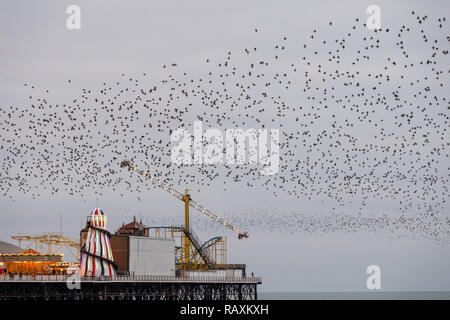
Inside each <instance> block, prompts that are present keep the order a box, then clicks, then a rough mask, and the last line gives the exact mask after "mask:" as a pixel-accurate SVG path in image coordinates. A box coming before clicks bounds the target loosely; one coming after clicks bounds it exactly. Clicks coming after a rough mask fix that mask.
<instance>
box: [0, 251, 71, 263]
mask: <svg viewBox="0 0 450 320" xmlns="http://www.w3.org/2000/svg"><path fill="white" fill-rule="evenodd" d="M62 260H63V255H62V254H59V253H40V252H38V251H36V250H33V249H26V250H25V251H23V250H22V249H20V252H15V253H2V254H0V262H19V261H53V262H61V261H62Z"/></svg>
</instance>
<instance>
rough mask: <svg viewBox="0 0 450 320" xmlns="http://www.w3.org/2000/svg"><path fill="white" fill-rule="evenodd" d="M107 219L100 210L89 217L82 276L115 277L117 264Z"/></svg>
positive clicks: (97, 209)
mask: <svg viewBox="0 0 450 320" xmlns="http://www.w3.org/2000/svg"><path fill="white" fill-rule="evenodd" d="M106 222H107V218H106V216H105V215H104V213H103V210H102V209H100V208H95V209H94V210H92V213H91V215H90V216H88V217H87V223H86V227H87V228H88V232H87V237H86V243H85V244H84V245H83V246H81V263H80V268H81V270H80V276H82V277H84V276H109V277H111V276H115V275H116V264H115V263H114V258H113V255H112V251H111V243H110V238H111V234H110V233H109V232H108V231H107V230H106Z"/></svg>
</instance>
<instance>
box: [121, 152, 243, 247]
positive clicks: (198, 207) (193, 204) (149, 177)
mask: <svg viewBox="0 0 450 320" xmlns="http://www.w3.org/2000/svg"><path fill="white" fill-rule="evenodd" d="M120 167H121V168H125V167H128V168H129V169H130V170H133V171H135V172H137V173H138V174H140V175H141V176H143V177H144V178H146V179H147V180H149V181H151V182H152V183H153V184H154V185H156V186H158V187H160V188H161V189H163V190H165V191H167V192H168V193H170V194H171V195H173V196H174V197H176V198H178V199H179V200H181V201H183V202H184V203H185V212H186V215H185V227H186V228H187V229H189V210H188V209H189V208H188V206H190V207H192V208H194V209H196V210H197V211H199V212H201V213H203V214H204V215H206V216H208V217H210V218H211V219H213V220H215V221H216V222H219V223H221V224H222V225H224V226H225V227H227V228H228V229H231V230H233V231H234V232H236V233H237V234H238V238H239V239H243V238H248V233H247V232H246V231H244V232H241V231H240V230H239V229H238V228H236V227H234V226H233V225H231V224H230V223H229V222H228V221H226V220H225V219H223V218H222V217H220V216H218V215H217V214H215V213H213V212H212V211H210V210H208V209H207V208H206V207H205V206H203V205H201V204H200V203H198V202H197V201H194V200H192V199H191V197H190V195H189V193H188V190H186V192H185V193H184V194H183V193H181V192H179V191H177V190H175V189H173V188H172V187H170V186H169V185H167V184H166V183H164V182H162V181H161V180H159V179H158V178H156V177H154V176H152V175H150V174H148V173H146V172H144V171H142V170H140V169H138V168H137V167H135V166H134V165H133V164H132V163H131V162H130V161H127V160H125V161H122V162H121V163H120ZM187 253H188V252H187ZM187 256H189V255H187Z"/></svg>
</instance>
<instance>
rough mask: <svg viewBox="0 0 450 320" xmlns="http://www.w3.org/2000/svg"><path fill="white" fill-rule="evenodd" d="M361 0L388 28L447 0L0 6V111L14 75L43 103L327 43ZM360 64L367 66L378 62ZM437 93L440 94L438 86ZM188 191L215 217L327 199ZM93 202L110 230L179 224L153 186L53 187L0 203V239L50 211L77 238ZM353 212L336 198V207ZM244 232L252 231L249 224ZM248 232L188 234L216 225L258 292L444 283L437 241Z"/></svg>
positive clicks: (311, 207)
mask: <svg viewBox="0 0 450 320" xmlns="http://www.w3.org/2000/svg"><path fill="white" fill-rule="evenodd" d="M125 3H126V4H125ZM70 4H77V5H79V6H80V8H81V30H72V31H71V30H68V29H67V28H66V19H67V17H68V15H67V14H66V8H67V6H68V5H70ZM370 4H376V5H378V6H379V7H380V8H381V19H382V20H381V21H382V26H383V27H384V26H392V28H393V29H394V28H397V29H398V27H399V26H401V24H402V23H403V22H402V21H403V20H405V21H410V20H411V19H410V17H409V15H410V12H411V10H416V11H419V12H421V14H428V15H430V16H432V17H433V19H435V18H436V19H437V18H438V17H441V16H443V15H444V14H446V13H447V12H448V9H449V7H450V4H449V2H448V1H432V2H424V1H395V2H392V1H377V2H376V3H373V2H371V1H357V0H355V1H281V2H280V1H268V0H255V1H237V0H228V1H211V0H209V1H206V0H205V1H198V0H193V1H168V0H163V1H127V2H124V1H18V0H14V1H9V0H8V1H2V7H1V10H0V39H1V42H0V58H1V59H0V108H3V107H5V106H10V105H22V106H23V105H26V103H28V102H27V97H28V94H27V92H26V91H25V89H24V86H23V84H24V83H25V82H27V83H32V84H35V85H36V86H37V87H39V89H40V90H45V89H49V91H50V92H51V99H52V101H67V100H69V99H70V98H72V97H75V96H77V95H79V92H80V89H82V88H90V87H94V88H98V87H100V86H101V84H102V83H103V82H105V81H111V82H112V81H116V80H117V79H119V78H120V76H121V74H122V73H126V74H127V75H128V74H129V75H131V76H138V75H141V74H142V73H143V72H146V73H148V74H150V75H151V78H152V79H160V78H163V77H164V73H163V70H162V68H161V66H162V65H165V64H171V63H174V62H176V63H177V64H178V65H182V66H183V68H184V70H187V71H188V72H189V73H190V74H191V75H196V74H197V73H198V74H201V73H202V72H203V71H204V70H203V68H204V61H205V59H206V58H211V57H212V58H213V59H214V58H217V60H219V59H223V57H224V56H225V55H226V53H227V52H228V51H230V50H231V51H233V52H235V51H238V52H242V50H243V48H246V47H247V46H249V43H251V44H252V45H257V46H261V47H264V46H268V47H270V46H272V44H273V43H276V41H277V39H279V38H280V37H282V36H284V35H288V37H290V38H295V39H297V38H298V42H299V43H303V41H305V39H307V38H308V36H309V35H310V34H311V32H312V30H314V29H315V28H318V26H323V25H326V24H327V23H328V22H329V21H333V24H334V26H335V27H334V28H333V29H332V30H333V31H329V37H327V35H326V34H325V35H323V34H322V36H323V37H324V39H326V40H330V41H331V40H332V39H334V37H336V34H340V33H342V31H343V30H347V29H348V28H349V26H351V25H352V23H353V19H354V18H355V17H359V18H360V19H361V20H365V19H366V18H367V14H366V8H367V6H368V5H370ZM407 19H409V20H407ZM255 28H258V37H257V38H256V37H255V35H254V29H255ZM446 30H448V28H447V29H446ZM333 33H336V34H333ZM414 46H417V47H414V48H409V49H410V50H411V51H413V52H414V51H417V52H420V50H421V47H420V46H421V44H420V43H415V44H414ZM447 49H448V45H447ZM383 50H385V51H386V52H389V50H391V49H390V48H383ZM392 50H393V49H392ZM242 59H243V60H242V61H244V59H245V57H244V58H242ZM371 67H372V68H373V69H374V70H375V71H376V70H380V69H381V68H382V65H373V66H371ZM68 79H71V83H72V84H71V85H70V86H68V85H67V80H68ZM442 90H444V89H442ZM438 92H439V93H441V94H442V95H443V96H447V97H448V94H445V93H443V92H445V91H438ZM280 94H283V93H282V92H280ZM447 113H448V111H447ZM232 116H233V117H236V118H238V117H237V116H236V115H232ZM317 129H320V128H317ZM360 134H361V135H364V134H366V132H364V131H362V132H361V133H360ZM167 139H169V137H167ZM386 143H387V142H386ZM2 156H4V153H2ZM448 164H449V163H448V158H447V159H446V160H445V161H444V162H442V166H441V168H440V169H442V171H443V172H444V173H443V175H444V176H446V177H448ZM177 188H179V189H180V190H182V189H184V186H177ZM244 194H245V196H243V195H244ZM193 197H195V199H196V200H198V201H199V202H201V203H203V204H205V205H206V206H207V207H208V208H210V209H211V210H212V211H215V212H223V213H227V212H236V211H238V212H239V211H242V212H245V211H246V210H253V211H258V210H267V211H274V212H281V213H283V212H293V211H294V212H298V213H302V214H303V213H304V214H319V215H330V214H332V213H331V211H330V208H331V207H332V206H333V204H330V203H327V202H325V203H323V202H321V199H320V198H317V199H310V200H308V199H298V198H292V197H290V196H289V195H288V194H286V193H280V194H279V195H278V196H277V197H274V195H273V193H272V192H271V191H267V190H266V189H265V188H263V187H261V188H252V189H250V188H245V187H243V186H242V185H239V184H236V185H230V186H229V187H228V189H227V190H226V191H223V188H222V185H221V183H220V181H219V182H216V183H213V185H212V186H211V187H210V188H208V189H202V190H200V192H196V193H193ZM97 199H98V201H99V206H100V207H101V208H103V209H104V211H105V213H106V214H107V215H108V217H109V223H110V230H112V231H114V230H115V229H116V228H117V227H118V226H119V225H121V224H122V222H127V221H128V220H131V219H132V217H133V215H137V216H138V218H142V219H143V220H144V221H146V222H147V223H150V222H151V221H157V222H160V221H168V220H167V219H166V220H164V219H165V218H164V219H159V217H160V216H162V217H164V216H166V217H169V220H170V219H172V218H173V217H177V214H179V223H180V224H181V223H182V221H183V216H182V214H183V211H182V210H183V206H182V203H179V202H177V201H175V200H174V199H172V198H171V196H170V195H168V194H165V193H164V191H161V190H156V189H151V190H148V192H147V193H146V197H145V198H144V199H142V201H140V202H138V201H136V197H133V196H132V195H128V196H125V197H118V196H117V194H105V195H104V196H102V197H99V196H98V195H94V194H85V195H84V196H83V197H78V196H69V195H67V194H64V193H58V194H57V195H45V194H44V195H43V196H41V197H38V198H36V199H31V197H30V195H27V194H23V195H21V194H17V193H16V194H15V195H14V198H13V199H10V198H1V199H0V239H1V240H3V241H9V242H13V240H11V239H10V237H11V236H12V235H14V234H19V233H20V234H38V233H41V232H59V231H60V214H61V215H62V218H63V233H65V234H67V235H68V236H70V237H72V238H73V239H77V238H78V232H79V230H80V229H81V228H82V227H83V226H84V223H85V219H86V216H87V215H89V213H90V211H91V210H92V209H93V208H94V207H95V206H96V203H97ZM369 201H370V199H369ZM353 209H354V208H353V206H352V205H351V204H348V206H347V207H344V208H343V209H342V210H343V211H341V212H342V213H345V214H347V213H351V212H352V211H353ZM380 209H381V211H383V212H386V213H392V212H396V210H397V209H398V207H397V203H395V202H390V201H376V202H373V203H372V207H369V208H368V209H367V211H366V212H363V214H365V213H369V212H370V213H373V212H378V211H380ZM448 212H449V207H448V204H446V205H445V207H444V209H443V211H442V212H440V214H441V215H443V216H447V217H448ZM196 215H197V213H193V214H192V216H193V217H192V219H193V224H192V225H193V226H194V228H195V222H196V221H197V220H196V219H198V220H199V221H200V220H201V219H202V218H200V217H198V216H196ZM262 219H264V218H262ZM170 221H171V220H170ZM201 221H203V220H201ZM266 225H267V223H266ZM245 227H246V228H247V229H249V230H252V226H251V225H247V226H245ZM253 229H254V232H253V233H252V234H251V236H250V238H249V239H247V240H245V241H238V240H237V239H235V235H234V234H232V233H230V232H229V231H227V230H222V229H221V228H220V227H219V228H217V229H216V230H213V231H211V230H209V231H208V230H204V233H203V234H202V233H200V232H197V233H198V234H200V236H201V237H202V239H203V240H206V239H207V238H208V237H209V236H213V235H214V234H215V232H216V231H217V230H218V231H219V232H221V234H224V235H226V236H227V237H228V241H229V243H228V262H230V263H246V264H247V267H248V269H247V270H248V271H247V272H248V273H250V272H254V273H255V274H256V275H258V276H262V277H263V285H262V287H261V290H263V291H366V290H367V288H366V279H367V274H366V268H367V266H369V265H371V264H376V265H379V266H380V268H381V272H382V290H389V291H440V290H445V291H449V290H450V274H449V272H448V270H450V246H449V245H448V242H444V243H442V242H436V241H432V240H427V239H422V238H419V239H411V238H408V237H405V238H400V239H399V238H397V237H389V236H387V235H386V236H383V235H381V236H380V235H373V234H365V233H364V231H361V232H356V233H352V234H339V233H337V234H336V233H332V234H331V233H330V234H324V233H323V232H321V233H317V234H315V233H312V234H308V235H305V234H301V233H294V234H287V232H286V233H283V232H280V231H279V230H278V231H277V232H267V229H268V228H267V226H266V228H265V229H263V230H259V229H258V228H253Z"/></svg>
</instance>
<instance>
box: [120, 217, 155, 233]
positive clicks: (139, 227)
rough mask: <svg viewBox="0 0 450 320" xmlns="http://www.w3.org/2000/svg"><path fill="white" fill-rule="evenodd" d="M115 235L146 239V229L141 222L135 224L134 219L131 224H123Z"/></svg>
mask: <svg viewBox="0 0 450 320" xmlns="http://www.w3.org/2000/svg"><path fill="white" fill-rule="evenodd" d="M116 234H122V235H131V236H144V237H148V227H146V226H144V224H143V223H142V221H140V222H137V221H136V218H134V219H133V221H132V222H130V223H128V224H123V225H122V227H120V228H119V229H118V230H117V231H116Z"/></svg>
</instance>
